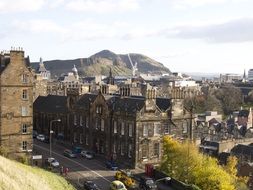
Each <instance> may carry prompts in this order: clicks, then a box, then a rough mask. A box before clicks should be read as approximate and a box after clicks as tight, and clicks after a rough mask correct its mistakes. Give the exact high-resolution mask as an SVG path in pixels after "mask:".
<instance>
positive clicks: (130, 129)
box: [128, 123, 133, 137]
mask: <svg viewBox="0 0 253 190" xmlns="http://www.w3.org/2000/svg"><path fill="white" fill-rule="evenodd" d="M128 135H129V137H132V136H133V125H132V124H131V123H129V126H128Z"/></svg>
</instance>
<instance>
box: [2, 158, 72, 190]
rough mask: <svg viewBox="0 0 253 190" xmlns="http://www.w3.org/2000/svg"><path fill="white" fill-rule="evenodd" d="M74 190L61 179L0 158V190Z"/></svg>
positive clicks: (40, 170) (38, 169)
mask: <svg viewBox="0 0 253 190" xmlns="http://www.w3.org/2000/svg"><path fill="white" fill-rule="evenodd" d="M6 189H11V190H20V189H25V190H42V189H43V190H61V189H65V190H74V189H75V188H74V187H72V186H71V185H70V184H68V182H67V181H66V180H65V179H64V178H63V177H60V176H58V175H56V174H53V173H51V172H47V171H45V170H42V169H40V168H35V167H31V166H27V165H24V164H21V163H19V162H16V161H12V160H8V159H6V158H4V157H2V156H0V190H6Z"/></svg>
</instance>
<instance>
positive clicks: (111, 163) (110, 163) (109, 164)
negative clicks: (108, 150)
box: [105, 160, 119, 170]
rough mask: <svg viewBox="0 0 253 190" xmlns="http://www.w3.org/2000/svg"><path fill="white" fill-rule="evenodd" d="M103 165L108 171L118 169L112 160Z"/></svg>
mask: <svg viewBox="0 0 253 190" xmlns="http://www.w3.org/2000/svg"><path fill="white" fill-rule="evenodd" d="M105 165H106V167H107V168H108V169H110V170H117V169H118V168H119V167H118V165H117V164H116V163H115V162H114V161H112V160H108V161H106V163H105Z"/></svg>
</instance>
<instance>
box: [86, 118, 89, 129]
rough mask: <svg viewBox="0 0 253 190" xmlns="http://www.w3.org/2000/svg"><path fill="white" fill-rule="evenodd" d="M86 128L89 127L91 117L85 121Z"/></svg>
mask: <svg viewBox="0 0 253 190" xmlns="http://www.w3.org/2000/svg"><path fill="white" fill-rule="evenodd" d="M85 126H86V127H87V128H88V127H89V117H86V119H85Z"/></svg>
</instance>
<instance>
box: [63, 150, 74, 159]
mask: <svg viewBox="0 0 253 190" xmlns="http://www.w3.org/2000/svg"><path fill="white" fill-rule="evenodd" d="M63 155H64V156H66V157H69V158H76V154H74V153H73V152H72V151H71V150H69V149H65V150H64V152H63Z"/></svg>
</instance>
